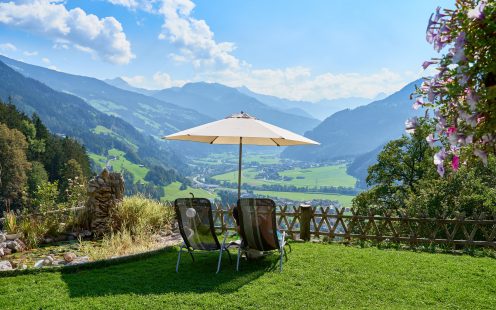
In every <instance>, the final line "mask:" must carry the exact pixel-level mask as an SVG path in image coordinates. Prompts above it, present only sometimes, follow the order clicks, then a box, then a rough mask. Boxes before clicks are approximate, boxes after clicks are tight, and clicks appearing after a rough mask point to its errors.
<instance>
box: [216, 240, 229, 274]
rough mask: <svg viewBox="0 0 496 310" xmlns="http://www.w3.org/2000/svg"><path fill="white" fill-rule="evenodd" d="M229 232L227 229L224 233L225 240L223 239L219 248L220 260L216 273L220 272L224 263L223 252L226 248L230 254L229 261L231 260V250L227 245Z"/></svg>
mask: <svg viewBox="0 0 496 310" xmlns="http://www.w3.org/2000/svg"><path fill="white" fill-rule="evenodd" d="M228 233H229V232H228V231H227V230H226V233H225V235H224V240H222V244H221V246H220V250H219V262H218V263H217V272H216V273H219V271H220V264H221V263H222V252H223V251H224V250H226V251H227V254H228V255H229V261H231V254H230V253H229V250H228V249H227V247H226V240H227V235H228Z"/></svg>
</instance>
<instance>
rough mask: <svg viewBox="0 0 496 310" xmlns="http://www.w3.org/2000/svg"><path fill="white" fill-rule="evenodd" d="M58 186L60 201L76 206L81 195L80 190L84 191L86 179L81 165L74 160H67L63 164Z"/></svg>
mask: <svg viewBox="0 0 496 310" xmlns="http://www.w3.org/2000/svg"><path fill="white" fill-rule="evenodd" d="M59 184H60V186H59V187H60V197H61V199H62V200H63V201H69V200H72V202H73V204H76V203H77V201H78V200H79V198H80V196H82V194H83V193H82V190H83V191H84V186H85V185H86V178H85V177H84V174H83V169H82V168H81V165H80V164H79V163H78V162H77V161H76V160H75V159H69V160H68V161H67V162H66V163H65V164H64V167H63V168H62V173H61V179H60V183H59ZM71 198H72V199H71Z"/></svg>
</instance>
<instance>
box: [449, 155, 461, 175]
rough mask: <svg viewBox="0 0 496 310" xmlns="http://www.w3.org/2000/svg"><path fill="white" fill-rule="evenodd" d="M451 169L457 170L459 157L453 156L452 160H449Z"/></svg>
mask: <svg viewBox="0 0 496 310" xmlns="http://www.w3.org/2000/svg"><path fill="white" fill-rule="evenodd" d="M451 167H452V168H453V170H455V171H457V170H458V168H459V167H460V157H458V156H456V155H454V156H453V159H451Z"/></svg>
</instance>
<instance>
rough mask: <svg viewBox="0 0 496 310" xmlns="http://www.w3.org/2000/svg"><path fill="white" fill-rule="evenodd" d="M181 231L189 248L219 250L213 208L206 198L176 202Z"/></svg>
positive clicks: (178, 200)
mask: <svg viewBox="0 0 496 310" xmlns="http://www.w3.org/2000/svg"><path fill="white" fill-rule="evenodd" d="M174 207H175V209H176V218H177V222H178V223H179V231H180V233H181V236H182V237H183V240H184V243H185V244H186V246H187V247H189V248H192V249H195V250H218V249H220V243H219V240H218V239H217V235H216V234H215V227H214V219H213V216H212V206H211V204H210V201H209V200H208V199H205V198H179V199H176V200H175V201H174Z"/></svg>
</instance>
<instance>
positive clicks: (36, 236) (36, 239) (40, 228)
mask: <svg viewBox="0 0 496 310" xmlns="http://www.w3.org/2000/svg"><path fill="white" fill-rule="evenodd" d="M19 232H20V233H22V235H23V237H22V239H23V241H24V243H25V244H26V246H27V247H28V248H34V247H37V246H38V244H39V243H40V241H41V240H42V239H43V237H44V236H45V234H46V233H47V228H46V226H45V225H44V223H43V221H41V220H39V219H37V218H36V217H34V216H30V215H27V214H26V216H23V217H22V219H21V220H20V223H19Z"/></svg>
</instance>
